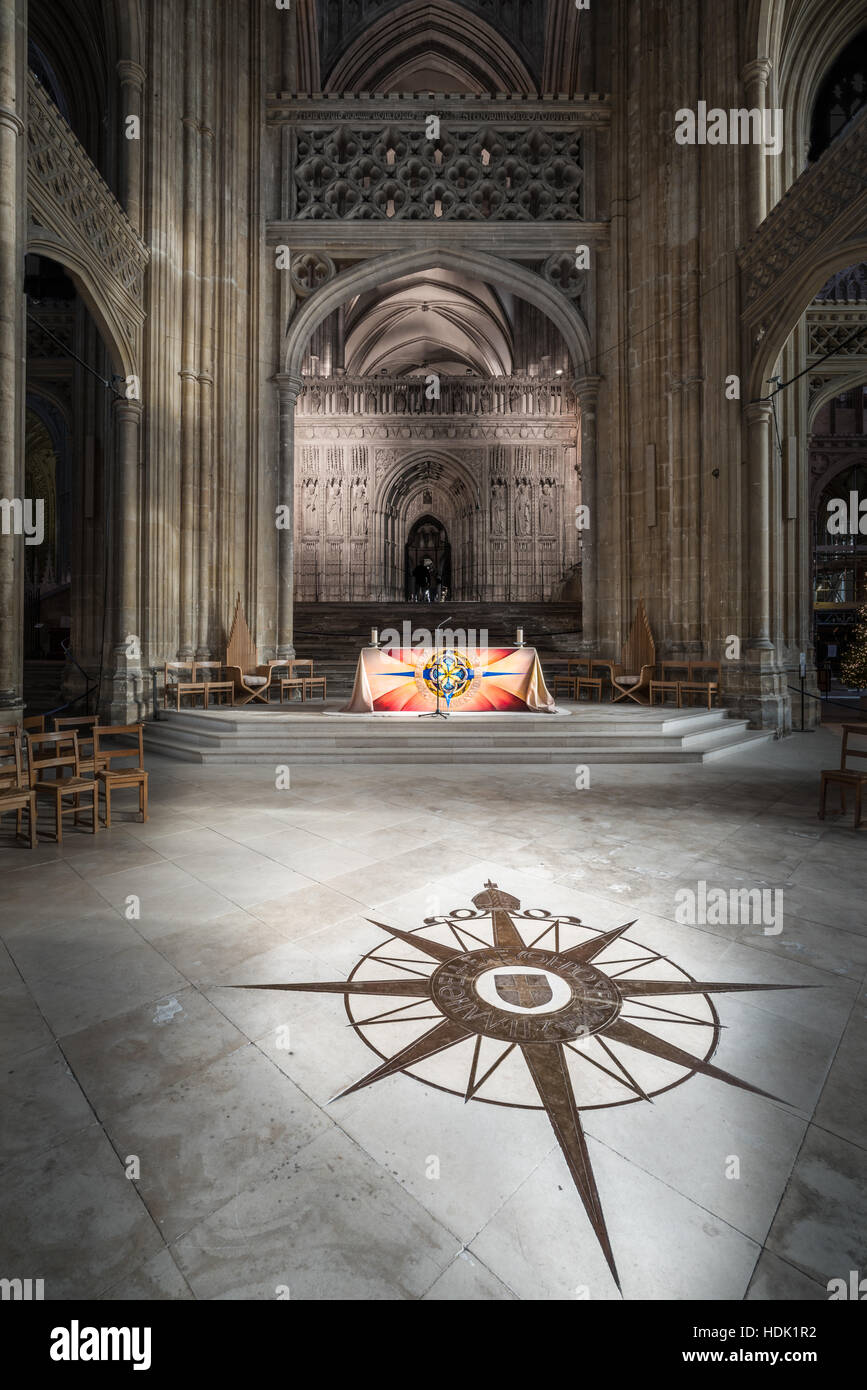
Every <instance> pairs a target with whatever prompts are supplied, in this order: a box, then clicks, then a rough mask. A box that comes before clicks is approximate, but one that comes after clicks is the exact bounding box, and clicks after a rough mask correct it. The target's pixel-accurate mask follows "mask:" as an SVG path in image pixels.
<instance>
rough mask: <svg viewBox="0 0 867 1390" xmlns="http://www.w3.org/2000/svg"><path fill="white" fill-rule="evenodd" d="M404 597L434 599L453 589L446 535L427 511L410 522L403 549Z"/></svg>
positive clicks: (442, 526) (444, 530)
mask: <svg viewBox="0 0 867 1390" xmlns="http://www.w3.org/2000/svg"><path fill="white" fill-rule="evenodd" d="M404 573H405V596H406V598H408V599H418V598H420V597H423V596H426V595H429V596H430V598H431V599H436V598H437V597H439V596H441V595H442V594H443V593H450V592H451V587H452V574H451V545H450V544H449V533H448V531H447V530H446V528H445V526H444V525H443V523H442V522H441V521H440V519H439V517H436V516H433V515H432V514H431V513H430V512H426V513H425V515H424V516H420V517H419V518H418V520H417V521H416V522H414V523H413V525H412V527H411V529H410V531H409V534H408V536H407V538H406V544H405V546H404Z"/></svg>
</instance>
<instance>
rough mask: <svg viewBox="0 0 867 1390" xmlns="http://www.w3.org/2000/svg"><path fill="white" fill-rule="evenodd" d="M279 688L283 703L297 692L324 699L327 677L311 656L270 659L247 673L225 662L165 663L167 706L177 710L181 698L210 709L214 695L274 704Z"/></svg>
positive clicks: (227, 699) (234, 700)
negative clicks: (315, 671)
mask: <svg viewBox="0 0 867 1390" xmlns="http://www.w3.org/2000/svg"><path fill="white" fill-rule="evenodd" d="M284 673H285V674H284ZM227 677H228V678H227ZM278 690H279V692H280V703H281V705H282V704H283V703H284V701H285V700H286V698H287V696H288V697H289V698H290V699H291V698H292V695H293V694H294V693H295V692H296V691H297V693H298V695H299V696H300V698H301V699H302V700H308V699H312V698H313V697H314V696H315V695H317V694H318V695H320V696H321V698H322V699H323V700H324V699H325V698H326V693H327V679H326V677H325V676H316V675H314V674H313V662H312V660H311V659H310V658H309V657H293V658H291V659H285V660H282V661H280V660H274V661H269V662H268V663H267V664H266V665H265V666H260V667H257V669H256V671H255V672H245V671H242V670H241V668H240V667H236V666H228V665H226V664H225V663H224V662H222V661H189V662H184V661H167V662H166V663H165V671H164V678H163V706H164V708H165V709H168V707H169V704H170V703H174V707H175V709H177V710H179V709H180V708H181V700H183V699H190V700H191V701H192V702H193V704H195V703H196V701H197V700H198V699H199V698H200V697H201V700H202V705H203V708H204V709H208V707H209V706H210V703H211V696H212V695H214V696H215V697H216V700H217V703H218V704H219V703H223V704H225V703H227V702H228V703H229V704H230V705H232V706H234V705H236V704H239V705H248V704H250V703H251V701H253V700H261V701H262V703H263V704H270V701H271V694H272V692H276V691H278Z"/></svg>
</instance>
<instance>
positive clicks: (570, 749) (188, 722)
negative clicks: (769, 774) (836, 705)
mask: <svg viewBox="0 0 867 1390" xmlns="http://www.w3.org/2000/svg"><path fill="white" fill-rule="evenodd" d="M635 716H636V717H634V718H630V717H629V716H628V715H626V716H624V715H621V714H619V713H618V712H616V711H611V712H610V714H609V715H608V717H607V718H606V717H605V715H604V714H603V715H602V716H600V715H598V714H589V713H588V716H587V717H586V719H585V707H582V708H581V709H580V710H576V712H575V713H574V714H571V715H570V714H565V715H562V716H557V715H554V716H552V715H532V714H526V715H494V716H486V715H463V716H453V717H452V718H451V719H450V720H449V722H448V723H445V722H444V721H443V722H440V721H434V720H425V721H421V720H419V719H417V718H413V717H411V716H383V715H372V716H369V715H353V716H340V715H337V714H336V713H333V712H329V711H328V710H324V711H323V710H320V711H319V713H318V714H310V713H307V712H302V711H299V712H298V713H292V714H287V713H284V714H283V715H281V714H279V713H277V712H273V713H271V712H268V711H264V710H263V711H262V712H261V713H259V714H250V715H249V716H245V715H243V714H240V715H232V716H229V715H225V714H222V713H218V712H217V711H209V712H207V713H204V712H202V711H199V712H198V713H197V712H195V711H182V712H181V713H179V714H178V713H177V712H175V711H168V712H166V713H165V714H164V716H163V717H162V718H161V719H160V720H159V721H158V722H157V723H150V724H148V725H146V730H145V741H146V745H147V748H148V750H149V751H150V752H154V753H157V752H158V753H162V754H165V755H166V756H168V757H174V758H178V759H181V760H183V761H191V762H199V763H208V764H210V763H225V764H232V763H247V762H250V763H256V764H272V765H275V764H277V763H281V762H287V763H289V764H290V766H291V765H292V764H299V765H300V764H316V763H339V762H348V763H376V762H381V763H406V764H411V763H436V762H443V763H463V762H467V763H473V762H496V761H502V760H503V759H507V760H508V761H509V762H512V763H515V762H518V763H522V764H524V763H533V762H538V763H547V762H558V763H570V762H571V763H573V764H580V763H585V762H586V763H592V762H598V763H601V762H606V763H608V762H610V763H616V762H627V763H628V762H634V763H645V762H685V763H696V762H698V763H701V762H706V761H710V760H712V759H715V758H719V757H723V756H727V755H728V754H730V753H733V752H737V751H738V750H739V749H741V748H744V747H748V746H750V745H752V744H754V743H756V742H758V741H763V740H767V739H769V738H771V737H772V735H771V734H770V733H769V732H764V731H761V730H758V731H756V730H750V729H749V728H748V725H747V721H746V720H742V719H731V718H729V717H728V716H727V715H726V712H725V711H724V710H714V711H700V710H697V711H678V712H676V713H675V712H672V715H666V714H665V713H664V712H663V711H660V710H656V711H654V712H652V713H651V712H650V711H648V710H636V711H635Z"/></svg>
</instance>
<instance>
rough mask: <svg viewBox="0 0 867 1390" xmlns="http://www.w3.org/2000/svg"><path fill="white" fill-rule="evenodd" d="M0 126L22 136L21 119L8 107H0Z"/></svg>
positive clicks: (22, 126)
mask: <svg viewBox="0 0 867 1390" xmlns="http://www.w3.org/2000/svg"><path fill="white" fill-rule="evenodd" d="M0 126H5V127H6V129H7V130H11V131H14V133H15V134H16V135H23V134H24V130H25V126H24V122H23V121H22V119H21V117H20V116H19V115H18V114H17V113H16V112H15V111H13V110H12V109H11V108H10V107H8V106H0Z"/></svg>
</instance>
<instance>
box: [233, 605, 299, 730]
mask: <svg viewBox="0 0 867 1390" xmlns="http://www.w3.org/2000/svg"><path fill="white" fill-rule="evenodd" d="M288 664H289V663H288V662H287V661H274V662H273V663H271V664H270V665H265V666H262V665H261V664H260V662H259V656H258V653H257V651H256V647H255V645H254V643H253V639H252V637H251V636H250V629H249V628H248V626H247V619H246V618H245V617H244V609H243V607H242V606H241V595H240V594H239V595H238V599H237V602H236V604H235V616H234V619H233V620H232V631H231V632H230V633H229V641H228V644H227V646H226V660H225V667H226V674H227V675H228V676H231V678H232V680H233V681H234V683H235V703H236V704H239V705H249V704H250V702H251V700H261V701H262V704H263V705H267V704H268V703H269V701H270V699H271V695H270V691H271V683H272V681H276V680H277V679H279V677H278V676H277V671H278V670H279V669H280V667H281V666H288Z"/></svg>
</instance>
